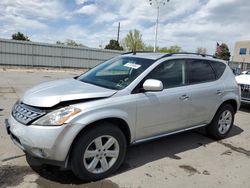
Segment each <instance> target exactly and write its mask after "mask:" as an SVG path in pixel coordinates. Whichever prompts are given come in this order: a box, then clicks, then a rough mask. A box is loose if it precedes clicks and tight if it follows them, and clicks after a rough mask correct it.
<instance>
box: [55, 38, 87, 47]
mask: <svg viewBox="0 0 250 188" xmlns="http://www.w3.org/2000/svg"><path fill="white" fill-rule="evenodd" d="M56 44H59V45H66V46H79V47H86V46H84V45H83V44H82V43H77V42H76V41H74V40H71V39H67V40H66V41H65V42H61V41H56Z"/></svg>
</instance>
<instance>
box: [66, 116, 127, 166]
mask: <svg viewBox="0 0 250 188" xmlns="http://www.w3.org/2000/svg"><path fill="white" fill-rule="evenodd" d="M103 122H108V123H111V124H113V125H114V126H118V127H119V129H120V130H121V131H122V132H123V134H124V135H125V138H126V142H127V145H129V144H130V143H131V131H130V128H129V126H128V124H127V122H126V121H125V120H123V119H121V118H116V117H110V118H103V119H99V120H96V121H94V122H91V123H89V124H88V125H86V126H84V127H83V128H82V129H81V130H80V131H79V132H78V134H77V135H76V136H75V138H74V140H73V142H72V143H71V145H70V148H69V150H68V155H67V159H66V161H67V162H66V163H65V166H66V167H67V166H69V165H70V164H69V159H70V155H71V151H72V148H73V146H74V144H75V143H76V142H77V140H78V139H79V138H80V137H81V135H82V134H84V133H85V132H86V131H88V130H90V129H94V128H95V127H97V126H102V125H101V124H102V123H103Z"/></svg>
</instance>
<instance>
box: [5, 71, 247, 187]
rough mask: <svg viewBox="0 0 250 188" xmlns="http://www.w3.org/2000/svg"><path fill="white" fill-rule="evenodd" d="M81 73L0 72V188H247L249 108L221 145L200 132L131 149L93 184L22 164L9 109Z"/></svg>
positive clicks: (28, 161) (243, 110)
mask: <svg viewBox="0 0 250 188" xmlns="http://www.w3.org/2000/svg"><path fill="white" fill-rule="evenodd" d="M81 72H82V71H81V70H41V69H40V70H35V69H29V70H28V69H22V70H20V69H2V68H0V125H1V126H0V187H1V188H2V187H42V188H43V187H44V188H45V187H51V188H57V187H60V188H61V187H62V188H64V187H65V188H78V187H88V188H93V187H94V188H99V187H100V188H101V187H102V188H118V187H133V188H134V187H135V188H139V187H140V188H144V187H146V188H147V187H148V188H152V187H154V188H158V187H185V188H188V187H192V188H193V187H199V188H200V187H209V188H210V187H216V188H217V187H227V188H231V187H232V188H235V187H238V188H241V187H242V188H247V187H250V106H243V107H242V108H241V109H240V110H239V112H238V113H237V114H236V117H235V126H234V127H233V129H232V131H231V133H230V135H229V136H228V138H226V139H224V140H221V141H215V140H212V139H210V138H208V137H206V135H205V134H204V133H203V130H202V129H201V130H195V131H191V132H185V133H181V134H178V135H173V136H169V137H166V138H162V139H159V140H156V141H152V142H147V143H144V144H140V145H136V146H132V147H130V148H129V149H128V152H127V156H126V160H125V162H124V164H123V165H122V166H121V168H120V169H119V171H118V172H117V173H116V174H114V175H113V176H111V177H109V178H107V179H104V180H101V181H97V182H88V183H86V182H82V181H81V180H78V179H77V178H76V177H74V175H73V174H72V172H71V171H69V170H64V169H60V168H57V167H52V166H48V165H40V164H38V163H36V161H32V159H26V157H25V155H24V153H23V152H22V151H21V150H20V149H19V148H17V147H16V146H15V145H14V144H13V143H12V141H11V140H10V138H9V136H8V135H7V133H6V130H5V126H4V120H5V119H6V118H7V117H8V116H9V114H10V111H11V107H12V106H13V104H14V103H15V101H16V100H17V99H18V98H19V97H21V96H22V94H23V92H24V91H25V90H27V89H28V88H30V87H32V86H34V85H36V84H38V83H41V82H45V81H50V80H55V79H60V78H67V77H73V76H75V75H78V74H80V73H81ZM29 164H30V165H31V167H30V166H29Z"/></svg>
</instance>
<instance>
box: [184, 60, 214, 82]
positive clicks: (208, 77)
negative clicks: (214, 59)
mask: <svg viewBox="0 0 250 188" xmlns="http://www.w3.org/2000/svg"><path fill="white" fill-rule="evenodd" d="M188 67H189V68H188V70H189V71H188V75H189V76H188V78H189V84H198V83H202V82H210V81H214V80H215V79H216V77H215V72H214V70H213V69H212V67H211V65H210V64H209V62H208V61H205V60H197V59H194V60H188Z"/></svg>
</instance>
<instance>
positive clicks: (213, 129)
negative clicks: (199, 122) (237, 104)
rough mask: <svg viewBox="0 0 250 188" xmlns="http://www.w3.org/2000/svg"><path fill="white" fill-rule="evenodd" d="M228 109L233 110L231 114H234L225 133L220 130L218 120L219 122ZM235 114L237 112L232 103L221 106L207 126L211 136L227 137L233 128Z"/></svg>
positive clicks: (216, 137)
mask: <svg viewBox="0 0 250 188" xmlns="http://www.w3.org/2000/svg"><path fill="white" fill-rule="evenodd" d="M226 110H228V111H230V112H231V114H232V122H231V125H230V128H229V129H228V130H227V132H225V133H224V134H221V133H220V132H219V126H218V122H219V119H220V117H221V114H222V113H223V112H225V111H226ZM234 114H235V112H234V109H233V107H232V106H231V105H230V104H225V105H223V106H221V107H220V108H219V109H218V111H217V112H216V114H215V116H214V118H213V120H212V122H211V123H210V124H209V126H208V127H207V131H208V134H209V135H210V136H211V137H213V138H215V139H223V138H225V137H226V136H227V135H228V133H229V132H230V130H231V129H232V127H233V123H234Z"/></svg>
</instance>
